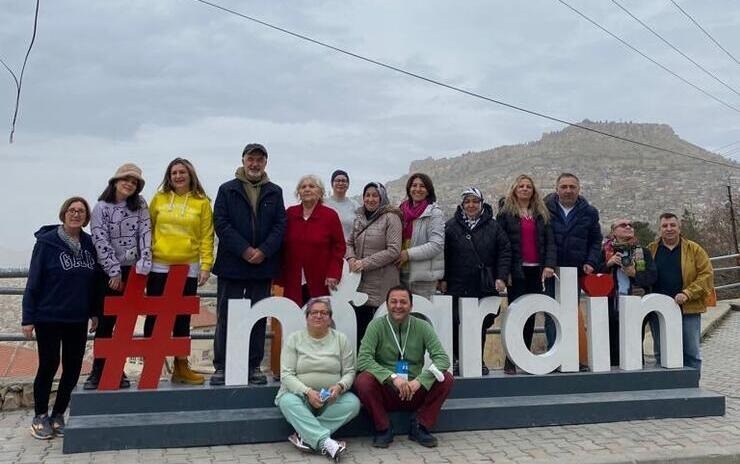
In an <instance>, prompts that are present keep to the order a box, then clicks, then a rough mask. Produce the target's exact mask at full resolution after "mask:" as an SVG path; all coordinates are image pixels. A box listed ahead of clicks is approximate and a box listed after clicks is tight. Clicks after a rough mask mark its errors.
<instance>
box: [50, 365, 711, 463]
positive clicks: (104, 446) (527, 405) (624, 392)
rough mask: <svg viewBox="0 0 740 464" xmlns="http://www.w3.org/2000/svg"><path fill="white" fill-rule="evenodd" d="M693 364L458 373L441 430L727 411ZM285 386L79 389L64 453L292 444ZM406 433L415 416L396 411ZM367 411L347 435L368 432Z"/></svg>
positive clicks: (396, 421)
mask: <svg viewBox="0 0 740 464" xmlns="http://www.w3.org/2000/svg"><path fill="white" fill-rule="evenodd" d="M698 385H699V375H698V372H697V371H696V370H694V369H688V368H684V369H646V370H641V371H630V372H625V371H621V370H614V371H611V372H599V373H593V372H577V373H563V374H559V373H555V374H550V375H546V376H532V375H526V374H522V375H516V376H509V375H506V376H505V375H503V374H502V373H499V372H494V373H492V374H491V375H490V376H489V377H482V378H467V379H462V378H460V379H456V382H455V386H454V387H453V389H452V394H451V396H450V398H449V399H448V400H447V402H446V403H445V405H444V407H443V409H442V412H441V414H440V417H439V422H438V424H437V427H435V429H434V430H435V431H437V432H451V431H460V430H483V429H498V428H513V427H533V426H545V425H565V424H585V423H595V422H614V421H623V420H638V419H660V418H668V417H699V416H721V415H724V413H725V398H724V397H723V396H721V395H718V394H715V393H713V392H709V391H706V390H701V389H699V387H698ZM276 391H277V387H276V386H274V385H268V386H249V387H244V386H225V387H209V386H203V387H179V386H169V384H163V385H161V386H160V388H159V389H157V390H149V391H138V390H135V389H132V390H121V391H105V392H99V391H76V392H74V393H73V395H72V404H71V407H70V419H69V421H68V424H67V428H66V431H65V437H64V448H63V450H64V453H79V452H88V451H103V450H118V449H132V448H169V447H186V446H212V445H227V444H235V443H263V442H275V441H283V440H286V439H287V437H288V435H290V434H291V433H292V429H291V427H290V425H288V424H287V423H286V422H285V420H284V419H283V417H282V415H281V414H280V412H279V411H278V409H277V408H276V407H275V406H274V405H273V399H274V397H275V393H276ZM392 420H393V423H394V430H395V431H396V433H399V434H403V433H407V431H408V422H409V414H408V413H394V414H392ZM369 433H370V422H369V420H368V418H367V416H366V415H365V414H364V412H361V413H360V415H359V416H358V417H357V418H355V420H353V421H352V422H351V423H349V424H348V425H347V426H346V427H344V428H343V429H342V430H341V431H340V434H339V435H341V436H344V437H352V436H361V435H368V434H369Z"/></svg>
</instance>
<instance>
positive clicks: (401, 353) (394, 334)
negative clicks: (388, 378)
mask: <svg viewBox="0 0 740 464" xmlns="http://www.w3.org/2000/svg"><path fill="white" fill-rule="evenodd" d="M385 321H386V322H387V323H388V327H389V328H390V329H391V335H393V341H394V342H396V346H397V347H398V352H399V353H400V355H401V359H403V354H404V353H405V352H406V344H407V343H408V341H409V331H410V330H411V320H410V319H408V325H407V326H406V338H405V339H404V341H403V348H401V344H400V343H399V341H398V337H396V331H395V330H393V326H392V325H391V320H390V318H389V317H388V316H387V315H386V316H385ZM398 335H401V327H400V326H399V328H398Z"/></svg>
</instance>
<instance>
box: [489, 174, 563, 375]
mask: <svg viewBox="0 0 740 464" xmlns="http://www.w3.org/2000/svg"><path fill="white" fill-rule="evenodd" d="M496 219H498V222H499V223H500V224H501V227H503V229H504V230H505V231H506V233H507V235H508V236H509V242H511V279H510V281H509V288H508V299H509V302H512V301H514V300H516V299H517V298H519V297H520V296H522V295H526V294H530V293H545V291H544V288H545V281H546V280H548V279H552V278H553V276H554V275H555V265H556V262H557V252H556V249H555V238H554V236H553V232H552V228H551V227H550V214H549V213H548V211H547V207H546V206H545V204H544V202H543V201H542V198H541V197H540V193H539V191H538V190H537V187H536V186H535V184H534V180H532V178H531V177H529V176H527V175H524V174H522V175H520V176H519V177H517V178H516V180H515V181H514V183H513V184H512V185H511V188H510V189H509V194H508V195H507V196H506V198H505V199H504V203H503V206H502V208H501V211H499V213H498V215H497V216H496ZM534 319H535V316H534V315H533V316H532V317H530V318H529V319H528V320H527V322H526V323H525V324H524V343H525V345H526V346H527V347H528V348H530V349H531V344H532V336H533V334H534ZM504 372H506V373H507V374H515V373H516V367H515V366H514V364H513V363H512V362H511V361H510V360H509V359H508V358H507V359H506V362H505V364H504Z"/></svg>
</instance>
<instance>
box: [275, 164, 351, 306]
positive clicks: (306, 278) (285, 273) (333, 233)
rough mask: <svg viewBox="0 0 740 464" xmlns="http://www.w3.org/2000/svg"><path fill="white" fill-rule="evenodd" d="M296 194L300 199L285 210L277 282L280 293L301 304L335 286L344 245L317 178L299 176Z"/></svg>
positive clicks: (339, 273) (340, 275) (322, 186)
mask: <svg viewBox="0 0 740 464" xmlns="http://www.w3.org/2000/svg"><path fill="white" fill-rule="evenodd" d="M296 196H297V197H298V199H300V200H301V203H300V204H299V205H295V206H291V207H290V208H288V209H287V210H286V216H287V219H288V224H287V227H286V230H285V240H284V242H283V262H282V271H281V278H280V284H282V286H283V287H284V293H283V296H285V297H286V298H290V299H291V300H293V301H295V302H296V304H297V305H298V306H303V305H304V304H305V303H306V301H308V299H309V298H314V297H317V296H325V295H328V294H329V289H330V288H331V289H334V288H336V286H337V284H338V283H339V279H340V278H341V277H342V261H343V260H344V253H345V250H346V247H347V245H346V243H345V241H344V232H343V229H342V223H341V221H340V220H339V216H338V215H337V213H336V211H334V210H333V209H331V208H329V207H327V206H324V205H323V204H322V198H324V184H323V183H322V182H321V179H319V178H318V177H316V176H314V175H306V176H303V177H301V179H300V180H299V181H298V187H296Z"/></svg>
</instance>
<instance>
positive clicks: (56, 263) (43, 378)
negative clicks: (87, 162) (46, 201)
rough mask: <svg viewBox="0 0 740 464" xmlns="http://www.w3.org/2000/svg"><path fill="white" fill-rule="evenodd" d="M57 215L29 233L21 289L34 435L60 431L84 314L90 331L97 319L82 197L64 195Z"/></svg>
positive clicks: (83, 338) (83, 336)
mask: <svg viewBox="0 0 740 464" xmlns="http://www.w3.org/2000/svg"><path fill="white" fill-rule="evenodd" d="M59 220H60V221H61V224H52V225H47V226H43V227H41V228H40V229H39V230H38V231H37V232H36V234H35V236H36V245H34V247H33V254H32V255H31V264H30V265H29V267H28V281H27V282H26V290H25V292H24V293H23V319H22V321H21V329H22V330H23V335H24V336H25V337H26V338H28V339H31V338H32V336H33V333H34V332H36V345H37V352H38V357H39V360H38V368H37V370H36V378H35V379H34V381H33V401H34V409H35V415H34V417H33V421H32V422H31V435H33V437H34V438H37V439H39V440H49V439H51V438H54V436H58V437H62V436H64V412H65V411H66V410H67V406H68V405H69V399H70V397H71V395H72V390H73V389H74V387H75V385H76V384H77V380H78V379H79V378H80V370H81V369H82V358H83V356H84V355H85V344H86V343H87V332H88V330H87V324H88V320H91V321H92V325H91V329H90V331H91V332H92V331H94V329H95V327H96V326H97V324H98V318H97V316H96V315H95V310H94V301H95V299H96V298H95V273H96V272H97V271H96V270H95V268H96V260H95V246H94V245H93V241H92V238H90V236H89V235H88V234H86V233H85V231H84V230H82V228H83V227H85V226H86V225H87V224H88V222H90V206H88V204H87V201H85V199H84V198H82V197H72V198H69V199H68V200H66V201H65V202H64V203H62V207H61V208H60V209H59ZM60 361H61V363H62V377H61V378H60V379H59V387H58V388H57V394H56V399H55V400H54V407H53V408H52V410H51V417H50V416H49V415H48V414H49V396H50V394H51V385H52V383H53V382H54V375H55V374H56V372H57V369H58V368H59V362H60Z"/></svg>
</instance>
